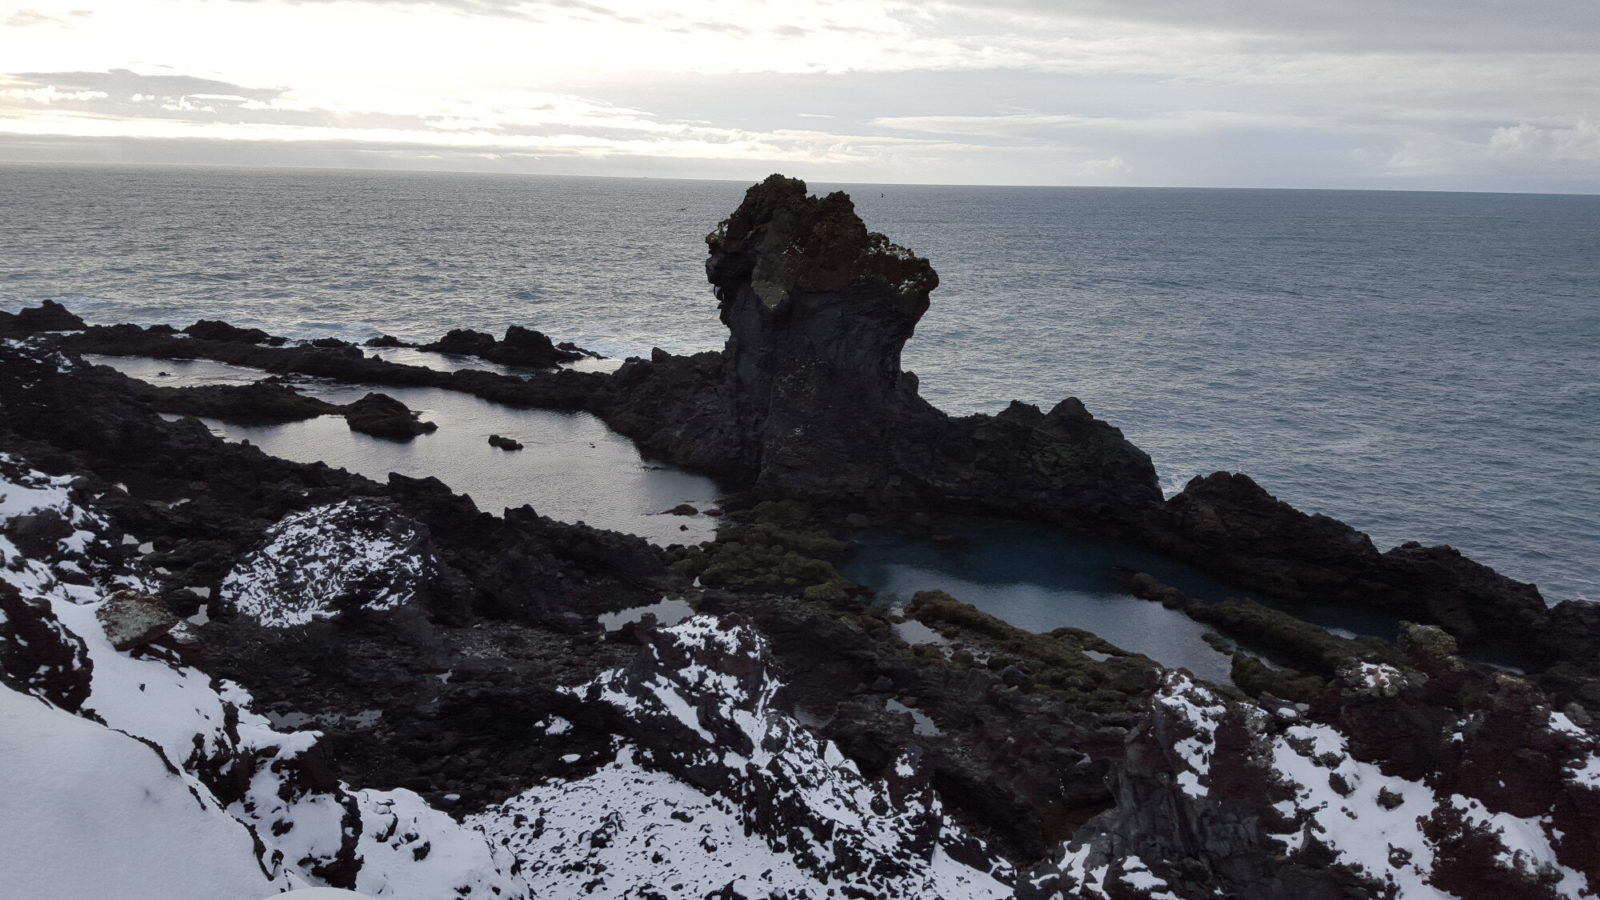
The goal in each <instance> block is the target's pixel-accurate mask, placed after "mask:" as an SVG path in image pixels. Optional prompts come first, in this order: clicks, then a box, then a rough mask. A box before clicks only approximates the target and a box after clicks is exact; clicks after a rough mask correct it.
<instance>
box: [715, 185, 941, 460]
mask: <svg viewBox="0 0 1600 900" xmlns="http://www.w3.org/2000/svg"><path fill="white" fill-rule="evenodd" d="M706 243H707V245H708V246H709V248H710V252H711V255H710V258H709V259H707V260H706V277H707V278H708V279H710V281H711V283H712V285H713V286H714V287H715V289H716V294H717V299H718V301H719V303H720V305H721V315H722V322H723V324H724V325H727V326H728V342H727V346H726V348H725V349H724V351H723V365H724V368H725V373H726V377H727V380H728V382H729V384H730V387H731V389H732V391H733V398H734V414H735V416H736V417H737V420H738V424H739V431H740V433H741V435H742V436H744V437H745V438H746V439H747V443H748V445H749V446H747V447H746V448H744V449H743V452H744V453H745V454H748V455H749V456H750V458H751V459H752V461H753V462H754V463H755V465H756V466H757V468H759V470H760V472H761V477H762V478H764V479H766V480H769V481H773V482H776V483H787V482H795V481H801V480H808V479H815V478H816V477H817V473H818V472H819V471H826V472H834V473H838V475H837V477H839V478H840V481H841V482H842V483H841V485H840V486H841V487H846V488H854V489H857V490H865V489H867V488H869V487H870V486H871V485H873V484H878V483H881V482H882V481H883V479H884V477H885V474H886V473H885V471H884V470H885V469H886V468H887V467H888V465H889V459H888V455H887V454H886V452H885V451H886V450H887V447H886V444H887V443H888V441H887V440H886V439H887V438H889V436H890V435H889V430H890V429H891V428H892V419H893V418H895V417H896V416H897V415H898V414H899V413H900V411H901V410H902V409H904V408H907V407H912V408H915V407H916V406H917V404H918V401H917V397H916V378H915V377H914V376H912V375H910V374H909V373H905V372H902V371H901V369H900V350H901V348H902V347H903V346H904V345H905V342H906V340H907V339H908V338H910V337H911V335H912V333H913V331H914V330H915V329H916V324H917V321H918V320H919V319H921V318H922V314H923V313H924V312H926V311H927V309H928V293H929V292H930V291H932V290H933V289H934V288H935V287H937V286H938V284H939V276H938V275H937V274H936V273H935V272H934V271H933V267H932V266H930V265H929V264H928V261H927V260H925V259H922V258H921V257H918V256H916V255H915V254H913V253H912V252H911V251H909V250H907V249H905V248H904V247H900V246H897V245H895V244H892V243H890V242H889V239H888V238H886V237H884V236H883V235H881V234H876V233H872V232H868V231H867V228H866V226H865V225H864V224H862V222H861V219H860V218H858V217H857V216H856V214H855V207H854V205H853V204H852V203H851V202H850V198H849V197H848V196H846V195H845V194H844V193H842V192H840V193H834V194H830V195H828V196H827V197H824V198H820V199H819V198H817V197H811V196H807V194H806V186H805V182H803V181H799V180H798V179H793V178H784V177H782V176H779V175H774V176H772V177H770V178H768V179H767V180H766V181H764V182H762V183H760V184H758V185H755V186H754V187H752V188H750V190H749V191H748V192H747V193H746V194H745V199H744V202H743V203H742V204H740V206H739V208H738V209H737V210H736V211H735V212H734V214H733V215H732V216H730V217H729V218H728V219H727V220H726V221H725V222H724V223H723V224H722V225H721V226H719V227H718V229H717V230H716V231H714V232H713V233H712V234H711V235H709V236H708V237H707V238H706Z"/></svg>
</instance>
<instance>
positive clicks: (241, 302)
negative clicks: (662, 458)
mask: <svg viewBox="0 0 1600 900" xmlns="http://www.w3.org/2000/svg"><path fill="white" fill-rule="evenodd" d="M791 174H798V175H803V174H804V173H791ZM746 186H747V185H746V184H745V183H733V182H691V181H661V180H651V179H582V178H541V177H509V176H476V175H438V174H394V173H382V174H378V173H372V174H366V173H351V172H298V171H244V170H221V169H205V170H202V169H156V168H144V169H141V168H109V167H108V168H54V169H52V168H40V167H19V166H0V308H5V309H15V308H18V307H20V306H23V305H29V304H34V303H37V302H39V301H40V300H43V299H46V298H50V299H56V300H59V301H61V302H63V303H65V304H67V305H68V306H69V307H70V308H72V309H73V310H75V311H77V312H79V313H80V314H82V315H83V316H84V317H85V318H86V319H89V320H90V321H92V322H117V321H137V322H143V323H151V322H169V323H172V324H177V325H183V324H187V323H189V322H191V321H193V320H194V319H196V318H199V317H202V316H205V317H213V318H224V319H227V320H229V321H231V322H235V323H237V324H242V325H255V326H260V327H264V328H266V329H268V330H270V331H273V332H277V333H282V334H287V335H290V336H296V337H318V336H326V335H334V336H341V337H346V338H365V337H369V336H372V335H375V334H377V333H379V332H388V333H391V334H395V335H399V336H402V337H406V338H412V339H424V338H433V337H436V336H438V335H440V334H442V333H443V332H444V331H446V330H448V329H449V328H454V327H473V328H479V329H483V330H498V329H501V328H503V327H504V326H506V325H509V324H522V325H528V326H532V327H535V328H538V329H540V330H543V331H546V332H548V333H550V334H552V335H553V336H555V337H556V338H557V339H570V340H575V341H577V342H578V343H580V344H583V345H585V346H588V347H591V348H594V349H597V350H600V351H601V352H604V353H607V354H609V355H614V356H625V355H637V354H644V353H646V352H648V350H649V349H650V348H651V347H652V346H659V347H662V348H664V349H667V350H671V351H673V352H688V351H696V350H702V349H709V348H714V347H718V346H720V344H721V341H722V338H723V334H722V329H721V326H720V324H719V323H718V321H717V317H716V307H715V301H714V300H713V299H712V297H711V295H710V291H709V289H708V287H707V285H706V284H705V279H704V274H703V269H702V261H703V259H704V256H705V247H704V243H703V240H702V239H703V235H704V234H705V233H706V232H707V231H709V230H710V229H711V227H712V226H713V225H715V223H716V222H717V221H718V220H719V219H721V218H722V217H724V216H726V215H727V214H728V213H729V212H731V211H732V210H733V208H734V207H735V206H737V204H738V202H739V199H740V197H741V196H742V193H743V190H744V188H745V187H746ZM812 187H813V189H814V190H832V189H835V188H837V187H841V186H834V185H826V184H813V185H812ZM842 187H843V188H844V189H846V190H848V191H849V192H850V194H851V196H852V197H853V198H854V199H855V201H856V204H857V208H858V210H859V211H860V212H861V214H862V216H863V218H864V219H865V220H866V221H867V223H868V225H869V226H870V227H872V228H873V229H875V230H879V231H883V232H885V233H886V234H888V235H889V236H890V237H891V238H893V239H894V240H895V241H897V242H898V243H901V244H904V245H907V246H909V247H911V248H912V249H913V250H915V251H916V252H917V253H919V254H921V255H924V256H927V257H928V258H929V259H930V260H932V262H933V264H934V266H935V268H936V269H938V271H939V273H940V276H941V280H942V286H941V287H940V288H939V290H938V291H936V292H935V293H934V295H933V307H932V309H931V310H930V311H929V313H928V315H927V316H926V317H925V318H924V320H923V322H922V324H921V325H920V326H919V328H918V333H917V336H916V337H915V338H914V339H913V340H912V341H911V343H910V344H909V345H908V346H907V349H906V353H905V364H906V366H907V367H908V368H910V369H913V370H915V371H916V372H917V373H918V374H919V376H920V377H921V383H922V386H923V393H924V395H925V396H927V397H928V398H929V399H930V400H931V401H932V402H934V403H935V404H936V405H938V406H940V407H941V408H943V409H945V410H946V411H949V412H952V413H969V412H994V411H997V410H998V409H1000V408H1001V407H1003V406H1004V404H1005V403H1006V402H1007V401H1009V400H1010V399H1012V398H1017V399H1021V400H1025V401H1028V402H1032V403H1037V404H1040V405H1042V406H1048V405H1050V404H1053V403H1054V402H1056V401H1058V400H1060V399H1061V398H1062V397H1065V396H1068V395H1075V396H1078V397H1080V398H1082V399H1083V400H1084V402H1085V403H1086V404H1087V405H1088V406H1089V408H1090V409H1091V410H1092V411H1093V412H1095V413H1096V414H1097V415H1099V416H1100V417H1102V418H1104V419H1107V420H1108V421H1110V422H1112V423H1113V424H1115V425H1117V426H1119V427H1120V428H1122V430H1123V431H1124V432H1125V433H1126V434H1127V436H1128V437H1129V438H1130V439H1132V440H1133V441H1134V442H1135V443H1137V444H1138V445H1139V446H1141V447H1143V448H1144V449H1145V450H1147V451H1148V452H1149V453H1150V454H1151V456H1152V457H1153V458H1154V459H1155V462H1156V466H1157V468H1158V470H1159V471H1160V472H1161V475H1162V478H1163V482H1164V484H1165V485H1166V487H1167V488H1168V489H1169V490H1176V489H1178V488H1179V487H1181V486H1182V484H1183V483H1184V482H1185V481H1187V480H1188V479H1189V478H1191V477H1193V476H1195V475H1198V474H1202V473H1205V472H1210V471H1213V470H1217V469H1228V470H1233V471H1243V472H1247V473H1249V474H1251V475H1252V476H1254V477H1255V478H1256V479H1257V480H1258V481H1260V482H1261V483H1262V484H1263V485H1264V486H1265V487H1266V488H1267V489H1268V490H1270V491H1272V492H1273V493H1274V494H1276V495H1277V496H1279V497H1280V498H1282V499H1284V500H1286V501H1288V502H1290V503H1293V504H1295V505H1296V506H1298V507H1300V508H1302V509H1306V510H1308V511H1314V512H1321V513H1327V514H1329V515H1333V516H1336V517H1338V518H1341V519H1344V520H1345V521H1348V522H1350V523H1351V524H1353V525H1355V526H1356V527H1358V528H1361V529H1362V530H1364V531H1367V532H1368V533H1370V534H1371V535H1372V536H1373V538H1374V540H1375V541H1376V542H1377V543H1378V544H1379V546H1380V547H1386V546H1390V545H1393V544H1395V543H1398V542H1400V541H1404V540H1420V541H1423V542H1425V543H1447V544H1451V545H1453V546H1455V547H1457V548H1459V549H1461V550H1462V551H1463V552H1465V553H1467V554H1468V555H1470V556H1472V557H1474V558H1476V559H1478V560H1480V561H1482V562H1485V563H1488V564H1490V565H1493V566H1495V567H1496V568H1498V569H1500V570H1501V571H1503V572H1505V573H1507V574H1509V575H1512V576H1514V577H1517V578H1520V579H1523V580H1529V581H1534V582H1536V583H1538V584H1539V585H1540V587H1541V589H1542V590H1543V591H1544V593H1545V595H1546V598H1547V599H1549V600H1551V601H1552V602H1554V601H1558V600H1562V599H1567V598H1572V597H1579V596H1583V597H1589V598H1594V599H1600V515H1597V513H1596V510H1597V508H1600V467H1597V465H1596V460H1597V458H1600V197H1571V196H1532V195H1488V194H1425V193H1382V192H1348V191H1254V190H1187V189H1173V190H1152V189H1118V188H1092V189H1091V188H1084V189H1070V188H1048V189H1035V188H975V187H934V186H927V187H907V186H884V187H878V186H871V185H849V186H842Z"/></svg>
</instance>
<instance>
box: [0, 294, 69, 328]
mask: <svg viewBox="0 0 1600 900" xmlns="http://www.w3.org/2000/svg"><path fill="white" fill-rule="evenodd" d="M85 327H87V326H86V325H85V324H84V322H83V320H82V319H80V318H78V317H77V316H75V315H73V314H72V313H71V312H68V311H67V308H66V307H65V306H62V305H61V304H59V303H57V302H56V301H54V300H46V301H44V302H43V303H40V304H39V305H38V306H33V307H29V308H27V309H23V310H20V311H18V312H14V313H9V312H0V336H20V335H27V334H37V333H38V332H41V331H77V330H79V329H82V328H85Z"/></svg>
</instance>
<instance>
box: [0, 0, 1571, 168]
mask: <svg viewBox="0 0 1600 900" xmlns="http://www.w3.org/2000/svg"><path fill="white" fill-rule="evenodd" d="M0 160H14V161H18V160H20V161H64V162H83V161H98V162H170V163H219V164H244V165H288V166H355V167H377V168H413V169H417V168H420V169H458V170H469V171H512V172H541V173H578V174H596V175H660V176H685V177H714V178H731V179H740V180H748V179H754V178H759V177H761V176H763V175H765V174H767V173H769V172H771V171H774V170H780V169H781V170H783V171H785V172H788V173H792V174H796V175H800V176H802V177H806V178H809V179H813V180H819V181H865V182H935V183H937V182H956V183H978V184H983V183H1012V184H1014V183H1029V184H1130V185H1202V186H1261V187H1371V188H1424V189H1446V190H1528V191H1573V192H1585V193H1589V192H1600V5H1597V4H1595V3H1593V2H1591V0H1527V2H1521V3H1517V4H1510V3H1501V2H1495V0H1407V2H1406V3H1404V4H1395V3H1393V2H1390V0H1288V2H1285V0H933V2H918V3H914V4H913V3H899V2H879V0H784V2H761V0H745V2H733V3H730V2H727V0H722V2H709V0H675V2H672V3H660V2H628V0H409V2H407V0H298V2H282V0H0Z"/></svg>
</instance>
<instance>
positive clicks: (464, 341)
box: [369, 325, 595, 369]
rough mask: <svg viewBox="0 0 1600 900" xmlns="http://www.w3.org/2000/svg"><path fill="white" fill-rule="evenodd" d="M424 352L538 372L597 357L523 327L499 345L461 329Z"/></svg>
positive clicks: (510, 330) (511, 329)
mask: <svg viewBox="0 0 1600 900" xmlns="http://www.w3.org/2000/svg"><path fill="white" fill-rule="evenodd" d="M369 346H400V344H399V343H398V342H396V343H394V344H382V345H379V344H370V343H369ZM421 349H423V350H431V351H433V352H435V353H450V354H454V355H457V356H476V357H479V358H480V359H486V360H488V361H489V362H496V363H500V364H502V365H508V366H527V367H529V368H535V369H551V368H555V367H556V366H558V365H560V364H561V363H565V362H575V361H577V360H580V359H585V358H587V357H592V356H594V355H595V354H592V353H588V352H587V351H584V350H580V349H578V348H576V347H573V346H571V345H570V344H569V345H566V346H565V347H557V346H556V345H555V343H554V342H552V341H551V340H550V338H548V337H546V336H545V335H544V334H543V333H542V332H538V331H534V330H533V329H531V328H523V327H522V326H520V325H512V326H510V327H508V328H507V329H506V333H505V337H504V338H503V339H501V340H498V341H497V340H495V339H494V335H491V334H485V333H483V332H481V331H473V330H471V329H469V328H458V329H456V330H454V331H451V332H450V333H449V334H447V335H445V336H444V337H442V338H440V339H439V340H437V341H435V342H433V343H431V344H423V345H422V347H421Z"/></svg>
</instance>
